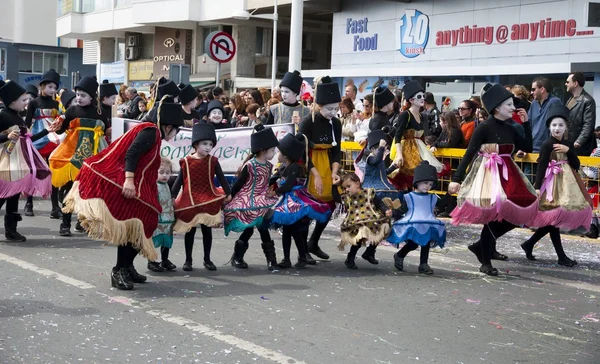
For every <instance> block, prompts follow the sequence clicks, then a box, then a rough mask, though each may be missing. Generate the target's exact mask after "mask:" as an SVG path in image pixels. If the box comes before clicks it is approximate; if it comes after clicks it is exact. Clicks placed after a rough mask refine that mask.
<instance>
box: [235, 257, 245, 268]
mask: <svg viewBox="0 0 600 364" xmlns="http://www.w3.org/2000/svg"><path fill="white" fill-rule="evenodd" d="M231 265H232V266H233V267H234V268H239V269H248V263H246V262H245V261H244V259H240V260H236V259H234V258H232V259H231Z"/></svg>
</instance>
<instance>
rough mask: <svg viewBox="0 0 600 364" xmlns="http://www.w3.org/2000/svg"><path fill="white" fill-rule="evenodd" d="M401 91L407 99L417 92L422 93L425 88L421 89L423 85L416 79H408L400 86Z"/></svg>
mask: <svg viewBox="0 0 600 364" xmlns="http://www.w3.org/2000/svg"><path fill="white" fill-rule="evenodd" d="M402 92H403V93H404V99H405V100H408V99H410V98H411V97H413V96H415V95H416V94H417V93H419V92H423V93H424V92H425V90H423V87H422V86H421V84H420V83H418V82H417V81H409V82H408V83H407V84H405V85H404V87H402Z"/></svg>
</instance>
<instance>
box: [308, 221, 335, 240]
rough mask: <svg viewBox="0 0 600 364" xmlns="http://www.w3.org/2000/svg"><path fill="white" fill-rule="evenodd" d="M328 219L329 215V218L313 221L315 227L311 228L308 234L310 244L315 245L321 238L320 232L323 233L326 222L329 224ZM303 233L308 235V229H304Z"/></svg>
mask: <svg viewBox="0 0 600 364" xmlns="http://www.w3.org/2000/svg"><path fill="white" fill-rule="evenodd" d="M330 220H331V215H329V218H328V219H327V221H325V222H318V221H315V228H314V229H313V232H312V234H310V239H309V241H310V242H311V244H315V245H318V244H319V240H320V239H321V234H323V231H325V228H326V227H327V224H329V221H330ZM305 235H306V236H308V229H307V230H306V232H305Z"/></svg>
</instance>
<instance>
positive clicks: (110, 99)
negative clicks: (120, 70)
mask: <svg viewBox="0 0 600 364" xmlns="http://www.w3.org/2000/svg"><path fill="white" fill-rule="evenodd" d="M118 95H119V92H118V91H117V87H116V86H115V84H114V83H108V80H104V81H102V84H101V85H100V95H99V96H100V107H101V108H102V115H103V116H104V119H103V120H102V121H103V122H104V136H105V138H106V142H107V143H109V144H110V139H111V133H112V108H113V105H114V104H115V102H116V101H117V96H118Z"/></svg>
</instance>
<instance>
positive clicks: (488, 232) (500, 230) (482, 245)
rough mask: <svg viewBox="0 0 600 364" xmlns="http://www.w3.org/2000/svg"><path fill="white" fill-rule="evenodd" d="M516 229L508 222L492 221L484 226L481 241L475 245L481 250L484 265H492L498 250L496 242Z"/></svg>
mask: <svg viewBox="0 0 600 364" xmlns="http://www.w3.org/2000/svg"><path fill="white" fill-rule="evenodd" d="M516 227H517V226H516V225H513V224H511V223H510V222H508V221H492V222H489V223H487V224H485V225H483V228H482V229H481V235H480V237H479V241H478V242H476V243H475V244H473V245H475V246H476V247H477V248H479V249H481V261H482V262H481V263H482V264H485V265H491V264H492V253H493V252H494V250H495V249H496V240H498V238H499V237H501V236H502V235H504V234H506V233H507V232H509V231H511V230H512V229H514V228H516Z"/></svg>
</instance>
